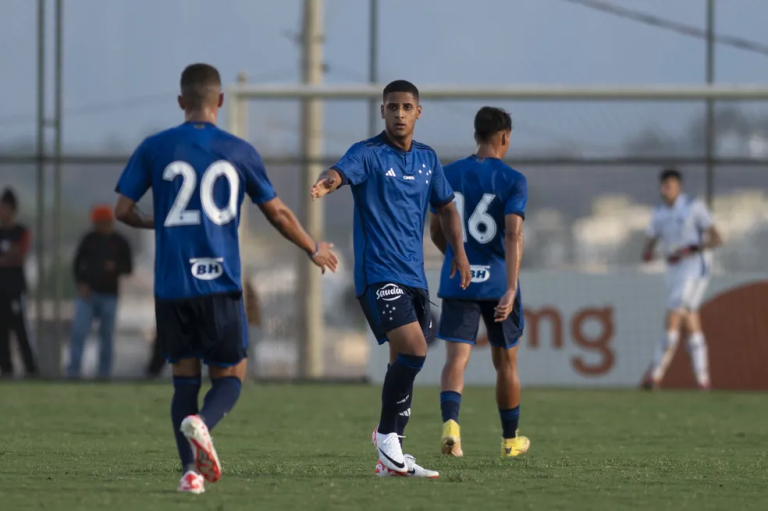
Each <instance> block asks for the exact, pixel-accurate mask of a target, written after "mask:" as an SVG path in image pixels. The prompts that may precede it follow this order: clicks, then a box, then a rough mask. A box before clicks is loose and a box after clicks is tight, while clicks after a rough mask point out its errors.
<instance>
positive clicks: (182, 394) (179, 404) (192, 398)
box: [171, 375, 200, 472]
mask: <svg viewBox="0 0 768 511" xmlns="http://www.w3.org/2000/svg"><path fill="white" fill-rule="evenodd" d="M199 393H200V376H199V375H198V376H188V377H185V376H174V377H173V399H172V400H171V421H172V422H173V433H174V435H176V447H177V448H178V449H179V458H180V459H181V470H182V472H186V471H187V470H190V469H193V468H194V466H195V456H194V454H192V448H191V447H190V446H189V441H187V437H185V436H184V435H183V434H182V433H181V431H180V429H179V428H181V422H182V421H183V420H184V419H186V418H187V417H188V416H190V415H196V414H197V410H198V408H197V396H198V394H199Z"/></svg>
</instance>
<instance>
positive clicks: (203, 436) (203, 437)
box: [181, 415, 221, 483]
mask: <svg viewBox="0 0 768 511" xmlns="http://www.w3.org/2000/svg"><path fill="white" fill-rule="evenodd" d="M181 432H182V433H183V434H184V436H185V437H187V440H189V445H191V446H192V452H193V453H194V454H195V465H196V466H197V470H198V471H199V472H200V474H201V475H202V476H203V477H204V478H205V480H206V481H208V482H209V483H215V482H216V481H218V480H219V478H220V477H221V463H219V457H218V455H217V454H216V449H215V448H214V447H213V439H212V438H211V434H210V433H209V432H208V426H206V425H205V422H203V419H201V418H200V416H199V415H190V416H189V417H187V418H186V419H184V420H183V421H182V423H181Z"/></svg>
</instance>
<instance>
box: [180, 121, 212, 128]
mask: <svg viewBox="0 0 768 511" xmlns="http://www.w3.org/2000/svg"><path fill="white" fill-rule="evenodd" d="M193 124H203V125H204V126H205V127H206V128H215V127H216V125H215V124H213V123H212V122H208V121H184V122H183V123H182V124H181V125H182V126H191V125H193Z"/></svg>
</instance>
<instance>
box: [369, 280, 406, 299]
mask: <svg viewBox="0 0 768 511" xmlns="http://www.w3.org/2000/svg"><path fill="white" fill-rule="evenodd" d="M404 294H405V293H404V292H403V290H402V289H401V288H400V286H398V285H397V284H386V285H384V286H381V287H380V288H379V289H377V290H376V299H377V300H384V301H386V302H391V301H394V300H397V299H399V298H400V297H401V296H403V295H404Z"/></svg>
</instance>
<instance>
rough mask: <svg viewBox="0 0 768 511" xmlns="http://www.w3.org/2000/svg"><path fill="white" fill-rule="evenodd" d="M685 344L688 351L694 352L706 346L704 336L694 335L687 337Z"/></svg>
mask: <svg viewBox="0 0 768 511" xmlns="http://www.w3.org/2000/svg"><path fill="white" fill-rule="evenodd" d="M687 344H688V349H689V350H696V349H699V348H702V347H704V346H705V345H706V344H705V341H704V336H703V335H696V334H695V333H694V334H692V335H689V336H688V339H687Z"/></svg>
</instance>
